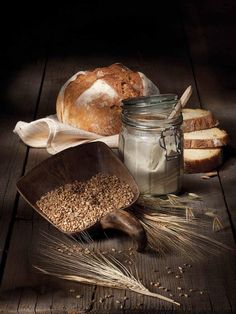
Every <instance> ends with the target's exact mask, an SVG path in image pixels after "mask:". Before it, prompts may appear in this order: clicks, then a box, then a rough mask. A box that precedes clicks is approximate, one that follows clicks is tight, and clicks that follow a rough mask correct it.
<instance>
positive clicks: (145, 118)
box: [121, 94, 183, 129]
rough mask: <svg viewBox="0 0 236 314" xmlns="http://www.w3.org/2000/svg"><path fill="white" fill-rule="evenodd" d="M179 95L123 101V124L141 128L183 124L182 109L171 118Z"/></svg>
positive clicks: (154, 96)
mask: <svg viewBox="0 0 236 314" xmlns="http://www.w3.org/2000/svg"><path fill="white" fill-rule="evenodd" d="M177 103H178V97H177V95H174V94H163V95H153V96H146V97H139V98H131V99H127V100H124V101H123V102H122V114H121V119H122V122H123V124H125V125H129V126H131V127H136V128H140V129H156V128H168V127H170V126H173V125H178V124H181V123H182V121H183V118H182V114H181V111H179V112H177V114H176V115H175V116H174V117H173V118H171V119H170V118H169V116H170V114H171V112H172V111H173V110H174V109H175V108H176V105H177Z"/></svg>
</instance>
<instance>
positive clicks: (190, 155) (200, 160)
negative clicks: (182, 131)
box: [184, 148, 222, 173]
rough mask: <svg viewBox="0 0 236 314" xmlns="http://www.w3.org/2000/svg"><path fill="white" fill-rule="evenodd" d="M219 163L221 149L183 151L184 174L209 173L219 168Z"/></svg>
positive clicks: (220, 161)
mask: <svg viewBox="0 0 236 314" xmlns="http://www.w3.org/2000/svg"><path fill="white" fill-rule="evenodd" d="M221 163H222V150H221V148H212V149H184V169H185V171H186V172H189V173H196V172H209V171H212V170H214V169H216V168H217V167H219V166H220V165H221Z"/></svg>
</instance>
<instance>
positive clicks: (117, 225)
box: [17, 142, 147, 251]
mask: <svg viewBox="0 0 236 314" xmlns="http://www.w3.org/2000/svg"><path fill="white" fill-rule="evenodd" d="M99 172H101V173H106V174H110V175H116V176H117V177H118V178H119V179H120V180H121V181H123V182H125V183H127V184H129V186H130V188H131V190H132V192H133V194H134V198H133V201H132V203H130V204H129V206H128V207H130V206H132V205H133V204H134V203H135V202H136V201H137V199H138V197H139V189H138V186H137V184H136V182H135V181H134V179H133V177H132V176H131V174H130V172H129V171H128V169H127V168H126V167H125V166H124V164H123V163H122V162H121V161H120V160H119V158H118V157H117V156H116V155H115V154H114V153H113V152H112V150H111V149H110V148H109V147H108V146H107V145H106V144H104V143H102V142H94V143H88V144H83V145H80V146H77V147H73V148H69V149H66V150H64V151H62V152H60V153H58V154H56V155H53V156H51V157H49V158H48V159H46V160H44V161H43V162H42V163H40V164H39V165H37V166H36V167H35V168H33V169H32V170H31V171H29V172H28V173H27V174H26V175H25V176H23V177H22V178H20V180H19V181H18V182H17V189H18V191H19V193H20V194H21V195H22V196H23V198H24V199H25V200H26V201H27V202H28V203H29V204H30V205H31V206H32V207H33V208H34V209H35V210H36V211H37V212H38V213H39V214H40V215H41V216H42V217H44V218H45V219H47V220H48V221H49V222H50V223H51V224H53V223H52V222H51V221H50V220H49V219H48V218H47V216H46V215H45V214H44V213H43V212H42V211H41V210H40V208H39V207H38V206H37V204H36V202H37V201H38V200H39V199H40V198H41V196H43V195H45V194H46V193H47V192H49V191H52V190H54V189H56V188H58V187H59V186H62V185H65V184H66V183H69V182H73V181H75V180H78V181H87V180H89V179H90V178H91V177H92V176H94V175H96V174H97V173H99ZM125 209H126V208H121V209H118V210H115V211H112V212H110V213H108V214H107V215H106V216H104V217H103V218H102V219H100V221H99V222H98V223H95V224H94V227H95V225H96V226H100V227H101V228H103V229H110V228H112V229H118V230H121V231H123V232H125V233H127V234H128V235H129V236H130V237H131V238H133V239H134V241H135V242H136V243H137V250H138V251H141V250H143V249H144V248H145V246H146V242H147V239H146V234H145V231H144V229H143V227H142V225H141V224H140V222H139V220H138V219H137V218H136V217H135V216H133V215H132V214H130V213H129V212H127V211H125ZM53 225H54V224H53ZM54 227H56V228H57V229H59V230H60V231H62V232H63V233H66V234H68V235H72V236H75V235H76V233H74V232H71V233H70V232H65V231H63V230H61V229H60V228H58V227H57V226H56V225H54ZM90 228H91V226H89V229H90ZM81 231H85V230H81ZM77 234H78V233H77Z"/></svg>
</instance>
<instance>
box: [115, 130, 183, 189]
mask: <svg viewBox="0 0 236 314" xmlns="http://www.w3.org/2000/svg"><path fill="white" fill-rule="evenodd" d="M138 133H139V134H137V132H136V133H135V134H132V133H130V132H125V134H123V135H121V136H120V141H121V143H120V146H121V147H123V161H124V164H125V165H126V166H127V168H128V169H129V170H130V172H131V174H132V175H133V176H134V178H135V180H136V182H137V184H138V186H139V190H140V193H141V194H147V195H163V194H168V193H177V192H178V191H179V189H180V172H181V169H182V165H181V158H173V159H171V160H167V158H166V152H167V154H168V155H169V156H170V155H171V154H172V152H174V151H175V148H174V147H175V142H174V140H175V139H174V137H173V136H166V138H165V142H166V149H167V150H165V149H164V148H162V147H161V146H160V137H161V135H160V134H157V133H155V134H151V133H150V134H149V135H147V134H145V133H143V132H142V131H140V132H138ZM124 135H125V141H124V138H123V136H124ZM123 145H125V147H124V146H123ZM173 145H174V146H173Z"/></svg>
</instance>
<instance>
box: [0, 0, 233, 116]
mask: <svg viewBox="0 0 236 314" xmlns="http://www.w3.org/2000/svg"><path fill="white" fill-rule="evenodd" d="M189 2H191V3H193V6H195V5H194V1H187V0H178V1H177V0H174V1H170V0H167V1H156V2H152V1H142V2H140V3H139V2H138V1H124V0H122V1H85V0H81V1H74V2H73V1H71V2H63V3H62V4H59V2H58V3H56V4H55V3H54V5H52V4H49V3H44V2H39V1H36V2H34V1H32V2H29V3H27V4H26V3H24V2H18V3H16V4H15V3H14V4H13V3H11V2H8V3H7V4H6V5H5V7H4V8H2V10H1V12H2V13H1V21H0V23H1V47H2V48H1V61H0V62H1V72H0V80H1V99H0V101H1V112H2V113H4V114H14V112H17V110H18V109H17V104H13V102H14V101H13V100H12V99H10V98H9V97H8V96H7V93H6V91H7V88H8V86H9V84H10V83H11V80H12V78H14V75H15V73H16V72H17V71H18V70H19V69H21V68H24V67H25V66H27V64H30V62H31V61H32V60H35V59H37V58H38V59H40V58H41V59H43V58H47V59H50V58H57V57H63V56H65V55H66V56H68V55H70V56H71V57H73V56H76V57H79V56H90V57H91V56H94V58H95V57H97V56H101V55H105V54H107V55H109V56H114V57H115V58H116V59H117V61H119V57H120V59H122V56H125V57H127V56H130V57H131V58H132V56H133V55H135V56H137V55H139V56H140V63H142V61H143V60H144V61H147V60H151V59H152V58H153V59H155V57H157V56H160V55H165V56H171V55H172V54H173V56H176V53H177V54H178V50H179V47H180V46H181V47H182V45H183V42H185V44H186V54H188V47H187V40H186V38H185V32H184V25H183V24H182V20H183V19H182V17H183V16H182V15H183V7H184V6H185V4H186V3H189ZM196 8H197V12H198V14H200V17H201V18H200V19H199V21H197V23H199V27H201V26H203V27H205V28H207V29H208V30H209V31H208V33H207V34H202V40H203V41H205V43H206V45H207V47H208V49H209V51H211V55H210V57H209V58H208V62H209V64H213V65H215V64H217V65H219V66H222V67H224V70H225V69H226V70H227V71H228V75H229V76H230V77H232V76H234V75H235V66H236V63H235V55H236V41H235V38H236V30H235V12H236V5H235V1H232V0H231V1H219V0H218V1H213V0H212V1H204V0H199V1H196ZM194 14H195V13H194V12H193V15H194ZM185 18H186V16H185ZM187 18H188V16H187ZM189 19H190V20H191V19H192V16H189ZM176 20H179V21H180V23H179V24H178V25H177V24H176ZM190 22H191V21H190ZM173 24H174V25H173ZM175 24H176V27H178V28H179V27H182V28H183V32H182V35H181V36H180V35H179V34H180V33H181V32H179V31H178V32H176V34H174V33H173V29H174V28H175ZM198 35H199V34H198ZM198 38H199V36H198ZM197 44H198V43H197V42H196V45H197ZM180 50H181V49H180ZM182 51H183V49H182ZM180 53H182V52H180ZM202 53H203V54H204V52H201V53H200V54H199V56H198V62H199V63H201V54H202ZM183 57H185V56H183ZM186 57H189V56H186ZM190 58H191V56H190ZM203 59H204V60H205V59H206V58H205V56H203ZM204 62H205V61H204ZM102 65H103V64H101V66H102ZM92 66H93V65H92V64H91V67H92ZM141 70H142V69H141ZM218 76H219V80H220V79H221V74H220V73H218ZM230 81H231V83H230V84H231V85H232V81H233V80H232V79H231V80H230ZM161 84H162V83H161ZM221 84H225V81H222V82H221ZM229 88H230V89H231V88H235V84H234V85H233V86H229Z"/></svg>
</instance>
